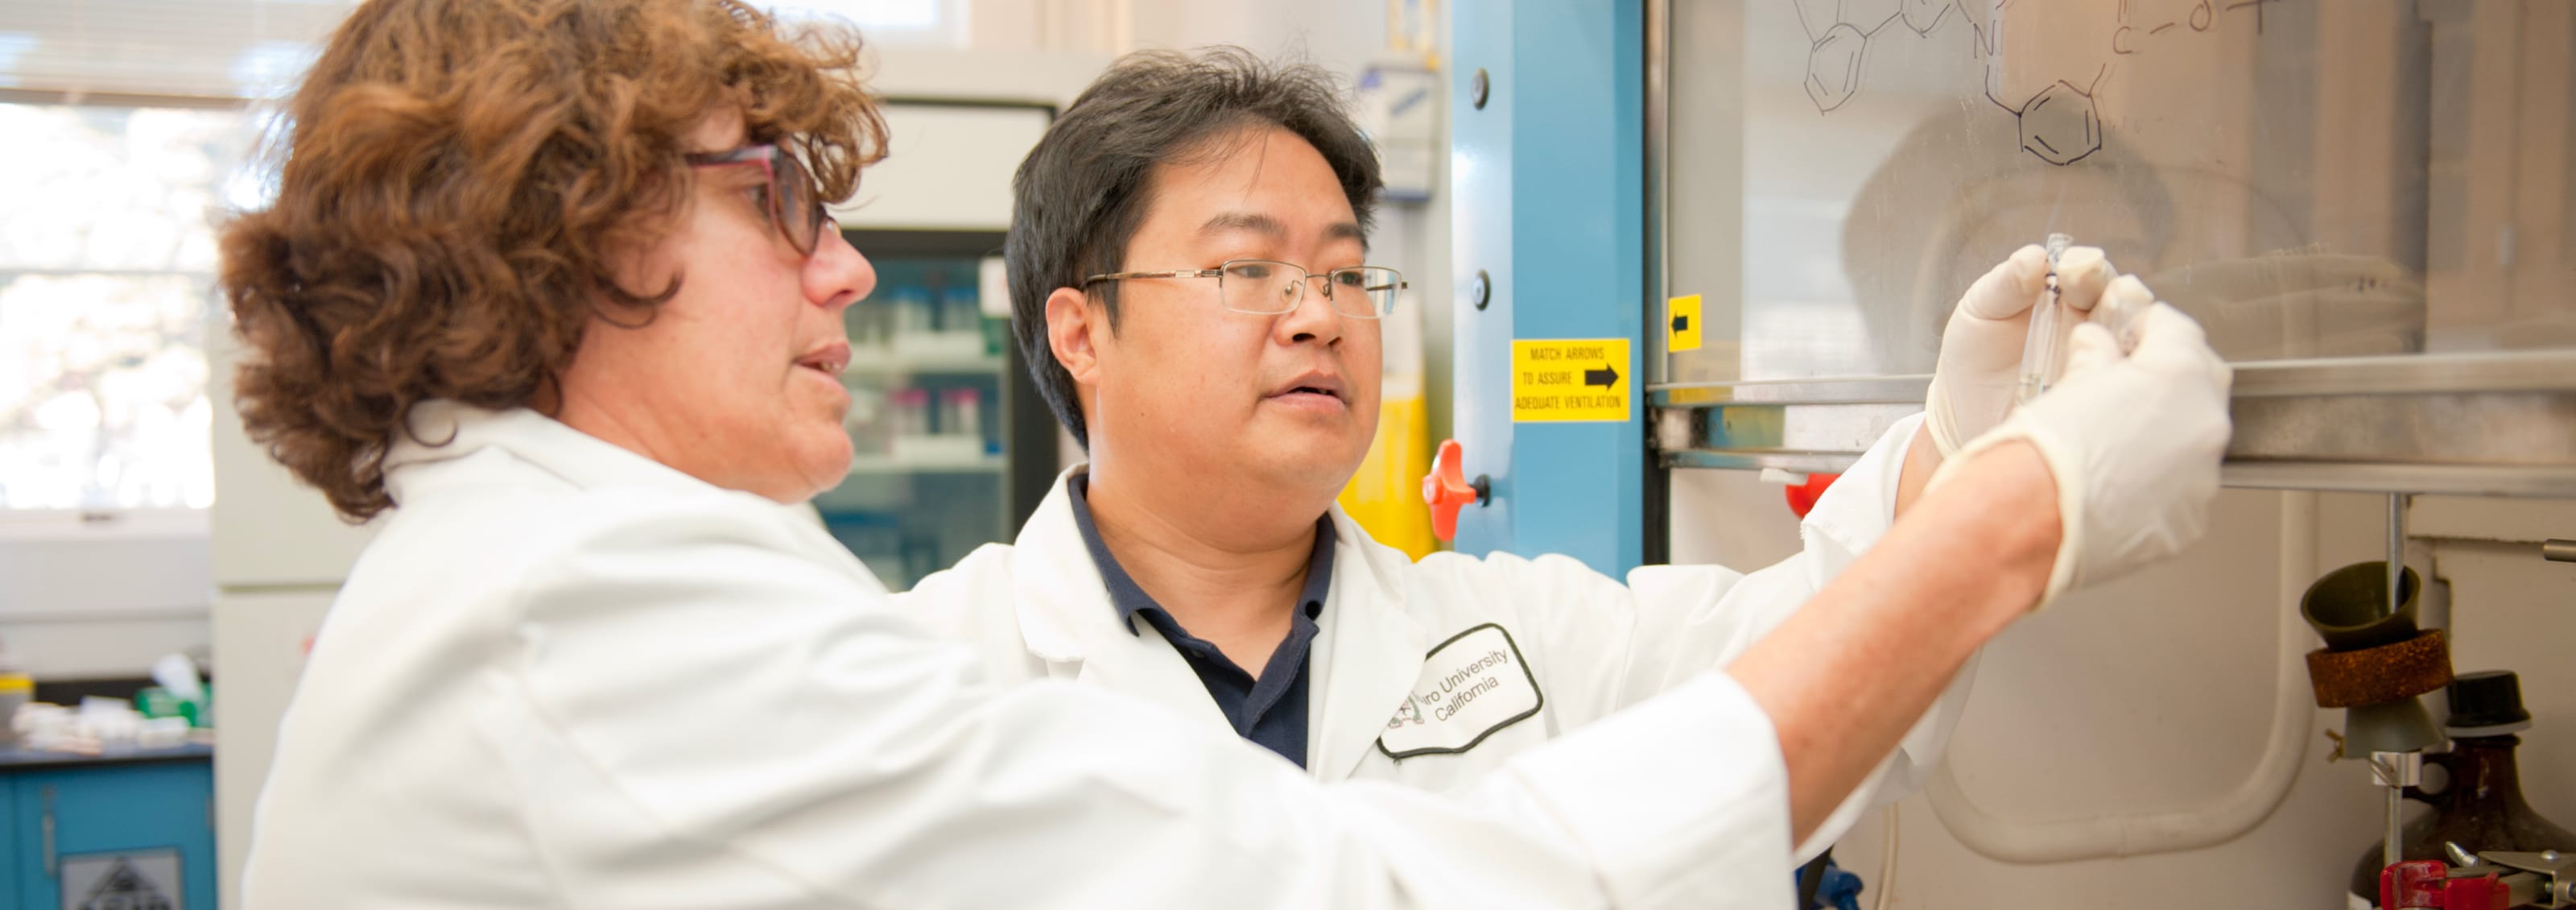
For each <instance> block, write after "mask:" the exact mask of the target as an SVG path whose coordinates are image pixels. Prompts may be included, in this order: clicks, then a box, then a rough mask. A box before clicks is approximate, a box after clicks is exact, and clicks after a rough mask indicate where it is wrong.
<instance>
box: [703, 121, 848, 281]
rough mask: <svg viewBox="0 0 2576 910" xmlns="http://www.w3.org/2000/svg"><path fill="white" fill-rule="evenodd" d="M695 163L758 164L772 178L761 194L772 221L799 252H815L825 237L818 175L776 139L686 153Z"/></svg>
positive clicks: (712, 165) (707, 164)
mask: <svg viewBox="0 0 2576 910" xmlns="http://www.w3.org/2000/svg"><path fill="white" fill-rule="evenodd" d="M686 160H687V161H688V162H689V164H690V165H691V166H694V167H719V166H725V165H757V166H758V167H759V168H760V172H761V174H762V175H763V176H766V177H767V178H768V181H769V182H768V183H767V184H765V185H764V187H763V189H762V191H761V196H762V201H763V208H766V209H767V210H768V212H769V221H770V223H771V224H774V225H777V227H778V232H779V233H781V234H785V235H787V244H788V245H789V246H793V247H795V248H796V255H799V256H811V255H814V247H815V245H816V244H817V243H820V242H821V241H822V239H823V222H825V221H827V220H829V219H826V218H824V217H823V202H822V200H821V199H819V198H816V197H817V194H816V192H815V189H814V175H813V173H812V172H810V171H807V170H806V169H805V163H804V162H802V161H798V160H796V156H795V155H794V154H791V153H789V152H788V151H787V150H786V149H785V148H782V147H780V146H778V145H777V144H776V143H768V142H764V143H761V144H759V145H746V146H743V147H741V148H738V149H731V150H728V151H722V152H699V153H694V154H690V155H688V156H686Z"/></svg>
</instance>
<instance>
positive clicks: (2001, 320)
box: [1923, 244, 2112, 458]
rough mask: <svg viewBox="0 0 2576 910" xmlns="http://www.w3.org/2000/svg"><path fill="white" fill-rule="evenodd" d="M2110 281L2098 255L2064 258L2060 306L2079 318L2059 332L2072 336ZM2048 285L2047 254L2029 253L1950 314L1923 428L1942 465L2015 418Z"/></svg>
mask: <svg viewBox="0 0 2576 910" xmlns="http://www.w3.org/2000/svg"><path fill="white" fill-rule="evenodd" d="M2111 275H2112V269H2111V264H2110V262H2109V261H2107V260H2105V259H2104V258H2103V257H2102V250H2101V249H2100V248H2098V247H2089V246H2079V247H2069V248H2067V250H2066V252H2064V253H2061V254H2059V255H2058V260H2057V287H2058V301H2059V302H2060V303H2063V304H2065V305H2066V306H2067V307H2068V308H2069V309H2071V310H2073V311H2074V312H2072V313H2070V314H2068V315H2069V316H2074V317H2077V318H2069V319H2063V320H2060V321H2059V322H2058V331H2060V332H2062V333H2066V334H2067V335H2071V334H2073V332H2074V331H2075V326H2076V324H2077V323H2078V322H2080V321H2082V320H2081V318H2080V317H2081V315H2082V314H2083V313H2086V312H2090V311H2091V310H2092V309H2093V304H2094V302H2095V301H2096V300H2098V299H2100V298H2101V295H2102V289H2103V288H2104V287H2105V286H2107V285H2108V284H2109V283H2110V280H2111ZM2047 282H2048V251H2047V250H2044V249H2041V248H2040V247H2039V246H2038V245H2036V244H2034V245H2031V246H2025V247H2022V248H2021V249H2018V250H2014V251H2013V254H2012V256H2010V257H2008V258H2006V259H2005V260H2004V261H2003V263H2002V264H2000V265H1997V266H1995V267H1994V268H1993V269H1992V270H1990V271H1988V272H1986V274H1985V277H1982V278H1979V279H1977V282H1976V283H1975V284H1972V285H1969V286H1968V293H1967V294H1965V295H1963V296H1961V297H1960V298H1959V305H1958V306H1957V307H1956V308H1953V309H1952V310H1951V311H1950V323H1949V325H1948V326H1947V327H1945V328H1943V329H1942V330H1941V359H1940V362H1939V365H1938V366H1936V367H1934V368H1933V371H1932V391H1931V394H1929V395H1927V396H1925V398H1924V402H1923V410H1924V413H1925V417H1924V422H1923V423H1924V426H1925V427H1926V428H1928V429H1930V430H1931V433H1932V444H1933V446H1934V447H1936V448H1937V449H1939V451H1940V454H1941V455H1942V457H1944V458H1947V457H1949V456H1950V455H1951V454H1952V453H1955V452H1957V451H1958V450H1959V447H1960V446H1962V445H1966V444H1967V442H1968V440H1971V439H1975V438H1977V436H1978V435H1979V434H1981V433H1984V432H1985V431H1987V430H1990V429H1993V428H1994V426H1995V425H1996V424H1999V423H2002V422H2003V419H2004V415H2005V414H2006V413H2008V412H2010V411H2011V410H2012V405H2013V396H2014V392H2015V391H2016V390H2017V389H2018V388H2019V387H2020V384H2021V355H2022V347H2023V345H2024V344H2025V343H2027V342H2028V340H2029V338H2030V308H2031V305H2032V304H2034V303H2038V302H2039V300H2040V298H2041V297H2042V296H2044V295H2046V294H2047V293H2048V283H2047ZM2057 349H2058V350H2059V351H2065V350H2066V349H2067V345H2066V340H2065V337H2063V336H2061V337H2060V338H2059V339H2058V345H2057Z"/></svg>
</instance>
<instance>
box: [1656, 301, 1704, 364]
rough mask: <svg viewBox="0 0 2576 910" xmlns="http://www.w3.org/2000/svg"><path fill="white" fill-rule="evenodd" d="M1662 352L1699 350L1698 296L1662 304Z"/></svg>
mask: <svg viewBox="0 0 2576 910" xmlns="http://www.w3.org/2000/svg"><path fill="white" fill-rule="evenodd" d="M1664 350H1667V351H1696V350H1699V295H1698V294H1692V295H1690V296H1688V297H1675V298H1673V299H1671V300H1668V301H1665V302H1664Z"/></svg>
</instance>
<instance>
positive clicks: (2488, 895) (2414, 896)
mask: <svg viewBox="0 0 2576 910" xmlns="http://www.w3.org/2000/svg"><path fill="white" fill-rule="evenodd" d="M2450 874H2451V868H2450V867H2449V866H2447V865H2444V864H2443V863H2442V861H2440V860H2431V859H2417V860H2407V861H2406V862H2402V863H2398V864H2397V865H2394V866H2390V867H2388V868H2385V869H2381V870H2379V906H2380V907H2382V908H2384V910H2400V908H2421V910H2505V901H2506V899H2507V895H2508V894H2509V892H2510V891H2511V889H2509V888H2506V887H2505V885H2504V883H2503V881H2502V880H2500V879H2498V878H2497V877H2496V874H2495V873H2492V872H2490V873H2487V874H2485V875H2481V876H2477V877H2474V878H2452V877H2450Z"/></svg>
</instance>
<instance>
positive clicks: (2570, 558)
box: [2540, 538, 2576, 562]
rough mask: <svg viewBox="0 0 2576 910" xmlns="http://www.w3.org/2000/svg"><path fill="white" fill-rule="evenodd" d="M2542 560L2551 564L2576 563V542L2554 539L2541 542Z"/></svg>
mask: <svg viewBox="0 0 2576 910" xmlns="http://www.w3.org/2000/svg"><path fill="white" fill-rule="evenodd" d="M2540 558H2542V559H2546V560H2549V561H2550V562H2576V540H2558V539H2556V538H2552V539H2549V540H2544V541H2541V542H2540Z"/></svg>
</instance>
